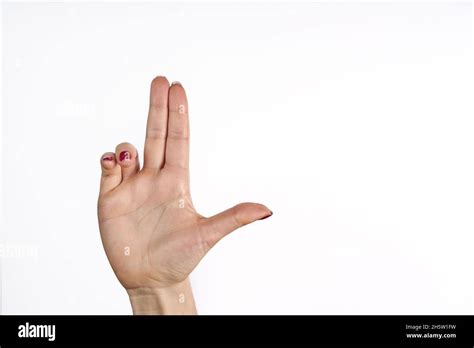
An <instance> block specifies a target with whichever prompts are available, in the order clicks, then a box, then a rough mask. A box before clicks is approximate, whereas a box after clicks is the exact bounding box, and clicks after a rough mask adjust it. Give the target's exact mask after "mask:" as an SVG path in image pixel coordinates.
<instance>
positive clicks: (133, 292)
mask: <svg viewBox="0 0 474 348" xmlns="http://www.w3.org/2000/svg"><path fill="white" fill-rule="evenodd" d="M127 293H128V296H129V297H130V303H131V304H132V310H133V314H135V315H153V314H158V315H159V314H172V315H194V314H197V311H196V305H195V303H194V297H193V293H192V289H191V284H190V282H189V279H187V278H186V280H184V281H183V282H181V283H176V284H173V285H171V286H169V287H160V288H135V289H127Z"/></svg>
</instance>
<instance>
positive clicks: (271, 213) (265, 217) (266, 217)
mask: <svg viewBox="0 0 474 348" xmlns="http://www.w3.org/2000/svg"><path fill="white" fill-rule="evenodd" d="M272 215H273V212H272V211H271V210H270V214H268V215H267V216H264V217H263V218H261V219H259V220H265V219H268V218H269V217H270V216H272Z"/></svg>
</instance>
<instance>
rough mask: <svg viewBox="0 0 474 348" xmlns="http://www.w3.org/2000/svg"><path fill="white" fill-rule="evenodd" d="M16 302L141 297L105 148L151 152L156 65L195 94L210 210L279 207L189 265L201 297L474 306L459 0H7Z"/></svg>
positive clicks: (216, 307) (123, 307) (465, 31)
mask: <svg viewBox="0 0 474 348" xmlns="http://www.w3.org/2000/svg"><path fill="white" fill-rule="evenodd" d="M1 19H2V64H3V65H2V81H1V82H2V91H3V92H2V99H3V107H2V154H3V194H2V196H3V225H2V226H1V228H2V230H1V232H2V236H1V240H2V241H3V242H2V243H3V245H4V247H5V246H10V247H11V246H17V247H19V248H27V247H29V248H33V249H35V248H36V249H35V250H37V252H38V254H37V256H36V257H35V256H34V255H27V256H24V257H8V258H6V257H4V258H3V259H1V260H0V261H1V262H2V289H1V297H2V312H3V313H6V314H26V313H28V314H40V313H41V314H109V313H113V314H128V313H131V309H130V305H129V302H128V298H127V296H126V293H125V291H124V290H123V289H122V288H121V286H120V284H119V283H118V281H117V280H116V279H115V276H114V274H113V272H112V270H111V268H110V266H109V264H108V262H107V259H106V257H105V253H104V252H103V249H102V245H101V242H100V238H99V231H98V227H97V222H96V198H97V190H98V179H99V173H100V169H99V156H100V155H101V154H102V153H103V152H105V151H110V150H113V149H114V147H115V145H116V144H117V143H120V142H122V141H129V142H132V143H134V144H135V145H136V146H137V147H138V148H139V150H140V151H141V150H142V149H143V140H144V139H143V138H144V128H145V122H146V115H147V104H148V100H147V99H148V93H149V91H148V89H149V83H150V81H151V79H152V78H153V77H154V76H155V75H157V74H160V75H166V76H168V77H169V79H170V80H179V81H181V82H182V83H183V84H184V86H185V87H186V89H187V91H188V97H189V103H190V116H191V127H192V142H191V150H192V153H191V156H192V159H191V179H192V192H193V199H194V201H195V205H196V208H197V209H198V211H200V212H201V213H202V214H203V215H212V214H214V213H216V212H218V211H220V210H223V209H225V208H227V207H229V206H231V205H233V204H236V203H239V202H240V201H257V202H262V203H264V204H266V205H268V207H270V208H271V209H272V210H273V211H274V215H273V217H271V218H270V219H267V220H265V221H261V222H258V223H255V224H253V225H251V226H248V227H245V228H244V229H241V230H239V231H236V232H235V233H234V234H232V235H231V236H229V237H226V238H225V240H223V241H222V242H221V243H220V244H219V245H218V246H216V247H215V248H214V249H213V250H212V251H211V252H210V253H209V254H208V255H207V256H206V257H205V259H204V260H203V262H202V263H201V264H200V265H199V266H198V268H197V269H196V271H195V272H194V273H193V275H192V281H193V285H194V291H195V296H196V301H197V304H198V309H199V311H200V313H202V314H221V313H222V314H474V301H473V297H474V277H473V268H474V253H473V252H472V248H473V245H474V218H473V216H474V215H473V212H474V151H473V150H474V137H473V134H474V120H473V117H474V112H473V111H474V110H473V106H472V95H473V83H472V81H473V69H472V62H473V61H474V60H473V50H472V30H471V25H472V12H471V5H470V4H469V3H464V4H462V3H461V4H454V3H451V4H443V3H436V4H429V3H422V4H410V3H399V4H390V3H383V4H376V3H368V4H357V3H351V4H344V3H332V4H325V3H300V4H292V3H278V4H275V3H273V4H272V3H258V4H255V3H254V4H252V3H244V4H235V3H226V4H217V3H208V4H197V3H194V4H192V3H182V4H168V3H159V4H151V3H146V4H145V3H142V4H132V3H120V4H105V3H89V4H87V3H69V4H57V3H56V4H31V3H17V4H15V3H4V4H3V5H2V17H1Z"/></svg>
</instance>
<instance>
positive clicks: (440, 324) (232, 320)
mask: <svg viewBox="0 0 474 348" xmlns="http://www.w3.org/2000/svg"><path fill="white" fill-rule="evenodd" d="M53 325H54V337H53ZM37 336H41V337H37ZM248 343H254V344H285V345H289V346H290V345H294V344H339V345H356V344H357V345H364V344H378V345H381V344H385V345H387V344H389V345H397V346H398V345H411V346H413V345H424V346H434V345H436V346H439V345H445V346H459V347H474V316H15V315H13V316H10V315H7V316H0V347H1V348H8V347H16V346H26V345H28V346H29V345H30V344H40V345H42V346H43V345H51V346H54V345H58V344H61V345H69V344H101V345H104V344H114V345H129V346H130V347H135V346H140V345H151V344H153V345H156V346H160V345H170V344H191V345H195V344H221V345H224V344H248Z"/></svg>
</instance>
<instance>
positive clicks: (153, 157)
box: [98, 77, 272, 314]
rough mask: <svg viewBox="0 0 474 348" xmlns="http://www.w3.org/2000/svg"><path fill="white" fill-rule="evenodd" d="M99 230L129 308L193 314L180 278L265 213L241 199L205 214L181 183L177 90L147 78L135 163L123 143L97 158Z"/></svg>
mask: <svg viewBox="0 0 474 348" xmlns="http://www.w3.org/2000/svg"><path fill="white" fill-rule="evenodd" d="M100 162H101V167H102V177H101V183H100V193H99V200H98V217H99V228H100V234H101V238H102V242H103V245H104V249H105V252H106V254H107V257H108V259H109V261H110V264H111V265H112V268H113V270H114V272H115V274H116V276H117V278H118V279H119V281H120V283H121V284H122V285H123V286H124V287H125V288H126V289H127V292H128V294H129V296H130V299H131V303H132V307H133V311H134V313H137V314H138V313H150V314H151V313H189V314H192V313H195V312H196V309H195V306H194V300H193V297H192V292H191V287H190V284H189V280H188V276H189V274H190V273H191V271H192V270H193V269H194V268H195V267H196V266H197V264H198V263H199V261H200V260H201V259H202V258H203V257H204V255H205V254H206V253H207V252H208V251H209V249H210V248H212V247H213V246H214V245H215V244H216V243H217V242H218V241H219V240H220V239H221V238H223V237H224V236H226V235H227V234H229V233H230V232H232V231H234V230H235V229H237V228H239V227H242V226H244V225H246V224H249V223H251V222H254V221H256V220H261V219H264V218H266V217H269V216H271V215H272V212H271V211H270V210H269V209H268V208H267V207H265V206H263V205H261V204H256V203H242V204H239V205H237V206H235V207H233V208H230V209H228V210H226V211H223V212H221V213H219V214H217V215H215V216H212V217H210V218H205V217H204V216H202V215H200V214H199V213H197V212H196V210H195V209H194V206H193V202H192V200H191V194H190V188H189V170H188V167H189V119H188V103H187V98H186V93H185V91H184V88H183V87H182V86H181V84H179V83H173V84H172V85H171V86H169V83H168V80H167V79H166V78H165V77H156V78H155V79H154V80H153V81H152V83H151V93H150V109H149V113H148V122H147V128H146V138H145V151H144V162H143V168H140V163H139V159H138V153H137V150H136V149H135V147H134V146H133V145H131V144H129V143H121V144H119V145H118V146H117V147H116V149H115V152H107V153H105V154H104V155H102V157H101V161H100Z"/></svg>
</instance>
